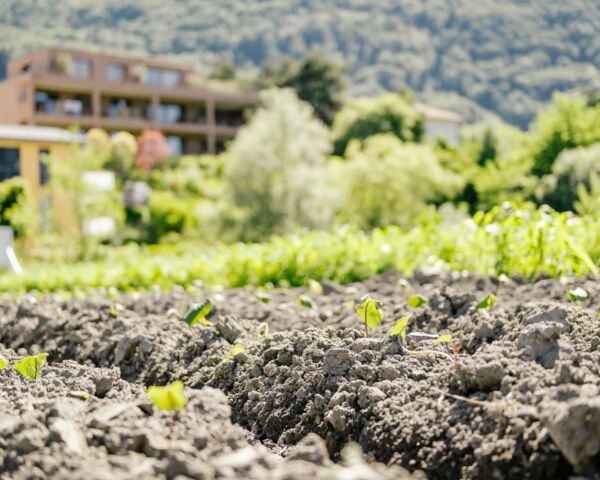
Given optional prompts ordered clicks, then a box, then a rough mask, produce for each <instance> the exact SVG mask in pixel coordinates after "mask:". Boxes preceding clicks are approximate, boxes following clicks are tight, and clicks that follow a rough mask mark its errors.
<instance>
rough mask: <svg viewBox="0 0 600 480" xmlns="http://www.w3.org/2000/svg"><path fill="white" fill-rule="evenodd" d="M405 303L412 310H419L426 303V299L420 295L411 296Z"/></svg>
mask: <svg viewBox="0 0 600 480" xmlns="http://www.w3.org/2000/svg"><path fill="white" fill-rule="evenodd" d="M406 303H408V304H409V305H410V306H411V307H412V308H419V307H421V306H422V305H425V304H426V303H427V299H426V298H425V297H422V296H421V295H411V296H410V297H408V299H407V300H406Z"/></svg>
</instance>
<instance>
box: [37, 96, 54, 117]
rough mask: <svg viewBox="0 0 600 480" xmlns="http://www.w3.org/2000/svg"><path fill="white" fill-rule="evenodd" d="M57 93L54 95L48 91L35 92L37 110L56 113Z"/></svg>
mask: <svg viewBox="0 0 600 480" xmlns="http://www.w3.org/2000/svg"><path fill="white" fill-rule="evenodd" d="M57 100H58V96H57V95H52V94H49V93H47V92H36V93H35V111H36V112H42V113H54V111H55V110H56V102H57Z"/></svg>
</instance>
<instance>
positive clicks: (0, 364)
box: [0, 355, 8, 370]
mask: <svg viewBox="0 0 600 480" xmlns="http://www.w3.org/2000/svg"><path fill="white" fill-rule="evenodd" d="M6 367H8V360H6V358H4V357H3V356H2V355H0V370H1V369H3V368H6Z"/></svg>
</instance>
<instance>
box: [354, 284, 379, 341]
mask: <svg viewBox="0 0 600 480" xmlns="http://www.w3.org/2000/svg"><path fill="white" fill-rule="evenodd" d="M380 306H381V302H378V301H377V300H374V299H373V298H371V297H370V296H369V294H368V293H367V294H366V295H365V296H364V297H362V298H361V299H360V303H359V304H358V305H357V306H356V312H357V313H358V315H359V316H360V318H361V319H362V321H363V323H364V325H365V337H368V336H369V328H370V329H371V330H373V331H375V329H376V328H377V326H378V325H379V324H380V323H381V320H383V312H382V311H381V309H380V308H379V307H380Z"/></svg>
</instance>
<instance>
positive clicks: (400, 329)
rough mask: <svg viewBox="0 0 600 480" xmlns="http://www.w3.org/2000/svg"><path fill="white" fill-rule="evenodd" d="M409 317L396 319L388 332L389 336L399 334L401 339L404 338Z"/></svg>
mask: <svg viewBox="0 0 600 480" xmlns="http://www.w3.org/2000/svg"><path fill="white" fill-rule="evenodd" d="M408 320H409V317H402V318H400V319H398V320H397V321H396V325H394V328H392V331H391V332H390V337H395V336H396V335H400V336H401V337H402V340H404V339H405V338H406V326H407V325H408Z"/></svg>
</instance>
